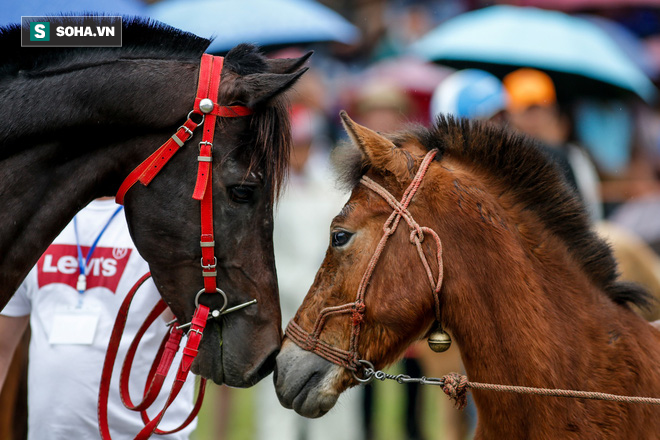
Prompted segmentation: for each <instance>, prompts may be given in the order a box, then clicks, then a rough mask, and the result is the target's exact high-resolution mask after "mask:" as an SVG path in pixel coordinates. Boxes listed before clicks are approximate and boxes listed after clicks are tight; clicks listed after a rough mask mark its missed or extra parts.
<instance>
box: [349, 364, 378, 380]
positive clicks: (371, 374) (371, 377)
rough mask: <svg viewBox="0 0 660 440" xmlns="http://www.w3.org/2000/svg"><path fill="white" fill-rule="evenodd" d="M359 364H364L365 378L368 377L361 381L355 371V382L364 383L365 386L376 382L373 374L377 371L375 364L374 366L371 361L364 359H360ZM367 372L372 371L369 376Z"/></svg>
mask: <svg viewBox="0 0 660 440" xmlns="http://www.w3.org/2000/svg"><path fill="white" fill-rule="evenodd" d="M358 363H359V364H362V365H363V366H364V371H365V376H366V377H365V378H364V379H361V378H359V377H358V376H357V374H355V371H353V377H354V378H355V380H357V381H358V382H360V383H364V384H367V383H369V382H371V381H372V380H374V373H373V372H374V371H375V370H376V369H375V368H374V364H372V363H371V362H369V361H365V360H364V359H360V360H359V361H358ZM366 370H371V373H369V374H367V373H366Z"/></svg>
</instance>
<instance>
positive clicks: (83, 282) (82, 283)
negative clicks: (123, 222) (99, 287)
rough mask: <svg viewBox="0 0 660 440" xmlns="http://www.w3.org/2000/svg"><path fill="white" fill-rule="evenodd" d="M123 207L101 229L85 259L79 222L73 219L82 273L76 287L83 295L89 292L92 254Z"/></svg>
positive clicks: (75, 218)
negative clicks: (79, 236) (79, 233)
mask: <svg viewBox="0 0 660 440" xmlns="http://www.w3.org/2000/svg"><path fill="white" fill-rule="evenodd" d="M122 208H123V206H119V207H117V209H116V210H115V212H113V213H112V215H111V216H110V218H109V219H108V221H107V223H106V224H105V226H103V229H101V232H99V235H98V236H97V237H96V240H94V243H93V244H92V247H91V248H89V252H87V257H86V258H83V254H82V248H81V247H80V239H79V238H78V220H77V216H76V217H73V230H74V232H75V234H76V247H77V248H78V270H79V271H80V275H78V284H77V285H76V290H78V292H79V293H80V294H81V295H82V294H83V293H85V290H87V273H86V271H87V265H88V264H89V260H90V259H91V258H92V254H93V253H94V250H95V249H96V245H97V244H99V240H100V239H101V236H102V235H103V233H104V232H105V230H106V229H108V226H110V223H111V222H112V219H114V218H115V216H116V215H117V214H119V211H121V209H122Z"/></svg>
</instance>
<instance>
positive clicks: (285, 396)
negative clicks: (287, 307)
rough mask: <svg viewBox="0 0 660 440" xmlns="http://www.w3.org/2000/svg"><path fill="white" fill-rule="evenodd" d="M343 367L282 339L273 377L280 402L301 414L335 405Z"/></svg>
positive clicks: (318, 413) (317, 414)
mask: <svg viewBox="0 0 660 440" xmlns="http://www.w3.org/2000/svg"><path fill="white" fill-rule="evenodd" d="M344 373H345V371H344V369H343V368H341V367H339V366H337V365H334V364H332V363H330V362H328V361H326V360H325V359H323V358H321V357H319V356H317V355H315V354H314V353H310V352H308V351H304V350H303V349H302V348H300V347H298V346H297V345H295V344H293V343H292V342H291V341H289V340H285V342H284V344H283V345H282V350H281V351H280V354H279V355H278V356H277V366H276V367H275V374H274V375H273V381H274V382H275V390H276V391H277V397H278V398H279V399H280V403H281V404H282V406H284V407H285V408H289V409H294V410H295V411H296V412H297V413H298V414H300V415H301V416H304V417H309V418H317V417H321V416H322V415H324V414H325V413H327V412H328V411H330V410H331V409H332V407H333V406H335V403H337V398H338V397H339V394H340V393H341V390H340V389H339V384H340V383H341V377H342V375H343V374H344Z"/></svg>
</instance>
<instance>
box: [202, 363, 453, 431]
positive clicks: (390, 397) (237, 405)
mask: <svg viewBox="0 0 660 440" xmlns="http://www.w3.org/2000/svg"><path fill="white" fill-rule="evenodd" d="M388 372H390V373H392V374H397V373H398V372H399V371H397V370H394V369H392V370H390V371H388ZM371 386H373V387H374V406H375V408H374V411H375V414H374V427H375V439H374V440H404V439H405V425H404V417H405V412H404V408H403V402H404V398H405V395H404V391H405V390H404V387H403V386H402V385H399V384H398V383H396V382H394V381H389V380H388V381H386V382H377V383H374V384H373V385H371ZM227 391H228V392H229V393H230V395H231V404H230V407H229V408H228V413H227V416H226V417H225V418H224V421H223V417H222V416H221V410H220V409H219V408H220V407H221V404H220V392H221V389H220V387H218V386H216V385H213V384H209V385H208V386H207V396H206V398H205V399H204V405H203V406H202V410H201V412H200V416H199V423H198V428H197V430H196V432H195V434H194V437H192V440H253V439H254V438H255V436H256V426H255V420H256V417H257V414H256V413H255V401H254V399H255V392H254V391H253V390H251V389H229V388H226V387H225V388H224V389H223V390H222V392H227ZM422 398H423V402H424V418H423V432H424V433H425V435H426V440H440V439H443V432H444V431H443V427H444V423H445V420H444V419H445V417H444V414H445V413H446V406H447V405H450V402H449V401H448V400H447V399H446V398H445V396H444V394H443V393H442V391H441V390H440V389H439V388H438V387H437V386H425V387H423V388H422ZM292 440H295V439H292ZM312 440H313V439H312Z"/></svg>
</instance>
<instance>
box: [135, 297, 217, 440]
mask: <svg viewBox="0 0 660 440" xmlns="http://www.w3.org/2000/svg"><path fill="white" fill-rule="evenodd" d="M208 315H209V308H208V307H206V306H205V305H201V304H200V305H199V307H197V309H196V310H195V314H194V315H193V319H192V323H191V326H190V330H189V331H188V342H187V343H186V346H185V347H184V348H183V356H182V358H181V363H180V364H179V371H178V372H177V374H176V378H175V380H174V384H173V385H172V390H171V391H170V394H169V396H168V397H167V402H165V406H164V407H163V409H162V410H161V411H160V412H159V413H158V415H157V416H156V417H154V419H153V420H151V421H149V418H148V416H147V414H146V412H144V411H143V412H142V420H143V421H146V422H147V423H146V425H145V427H144V428H142V430H141V431H140V432H139V433H138V435H137V436H136V437H135V440H143V439H147V438H149V437H151V435H152V434H153V433H154V432H157V433H159V434H165V433H171V432H176V431H179V430H181V429H183V428H184V427H185V426H187V424H188V423H190V421H192V420H193V419H194V418H195V415H196V414H195V415H193V414H192V413H191V416H189V417H188V418H187V419H186V421H184V423H183V424H182V425H181V426H179V427H178V428H176V429H174V430H172V431H159V430H157V429H156V428H157V427H158V424H159V423H160V422H161V420H162V419H163V416H164V415H165V411H167V409H168V408H169V407H170V405H171V404H172V402H174V399H175V398H176V396H177V395H178V394H179V392H180V391H181V388H182V387H183V384H184V383H185V382H186V378H187V377H188V373H189V372H190V367H191V366H192V362H193V360H194V359H195V356H197V349H198V348H199V344H200V342H201V341H202V334H203V332H204V328H205V327H206V320H207V319H208ZM205 385H206V384H205V383H204V386H205ZM199 393H200V395H201V397H202V398H203V396H204V387H203V386H202V385H201V384H200V391H199ZM199 407H201V401H199V397H198V402H197V403H196V404H195V407H194V408H193V412H195V411H199ZM186 422H187V423H186Z"/></svg>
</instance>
